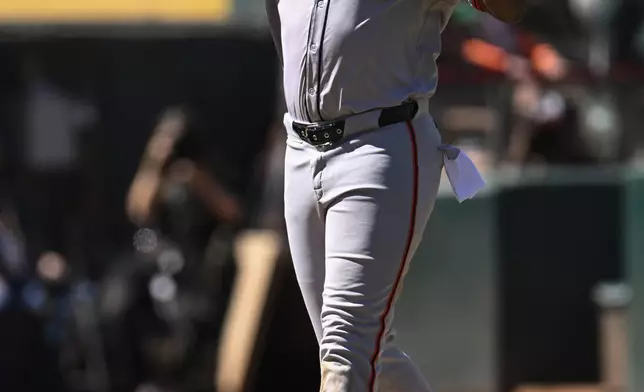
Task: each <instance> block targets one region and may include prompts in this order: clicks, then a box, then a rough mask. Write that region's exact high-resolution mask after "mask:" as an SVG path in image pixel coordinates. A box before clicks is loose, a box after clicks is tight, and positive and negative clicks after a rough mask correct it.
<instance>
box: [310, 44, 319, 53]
mask: <svg viewBox="0 0 644 392" xmlns="http://www.w3.org/2000/svg"><path fill="white" fill-rule="evenodd" d="M317 51H318V47H317V46H316V45H315V44H311V53H315V52H317Z"/></svg>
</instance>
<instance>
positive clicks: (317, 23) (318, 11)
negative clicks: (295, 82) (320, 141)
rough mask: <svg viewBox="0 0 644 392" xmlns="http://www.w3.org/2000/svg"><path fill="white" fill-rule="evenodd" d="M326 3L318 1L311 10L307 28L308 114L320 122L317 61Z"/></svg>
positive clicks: (322, 33)
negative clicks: (309, 23) (308, 36)
mask: <svg viewBox="0 0 644 392" xmlns="http://www.w3.org/2000/svg"><path fill="white" fill-rule="evenodd" d="M325 9H326V3H325V1H324V0H320V1H318V2H317V3H316V6H315V7H314V8H313V14H314V15H313V18H311V26H310V27H309V29H310V33H311V41H310V43H309V47H308V48H307V58H308V61H307V63H308V64H307V68H308V70H309V72H308V73H307V78H306V79H307V85H308V86H309V96H308V97H307V101H308V104H309V109H310V113H311V114H312V115H313V117H314V120H320V113H318V105H317V100H318V94H319V92H320V88H321V86H319V85H318V77H319V72H318V71H319V61H320V50H319V49H320V45H321V43H322V38H323V36H324V31H323V28H324V17H325Z"/></svg>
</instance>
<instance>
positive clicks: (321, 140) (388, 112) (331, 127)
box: [293, 101, 418, 146]
mask: <svg viewBox="0 0 644 392" xmlns="http://www.w3.org/2000/svg"><path fill="white" fill-rule="evenodd" d="M416 113H418V102H416V101H409V102H405V103H403V104H401V105H398V106H394V107H390V108H385V109H380V116H379V117H378V127H380V128H382V127H386V126H387V125H393V124H398V123H401V122H405V121H410V120H413V118H414V117H415V116H416ZM345 127H346V121H345V119H341V120H336V121H328V122H324V123H318V124H303V123H298V122H295V121H293V130H294V131H295V132H296V133H297V134H298V136H299V137H300V139H302V140H303V141H305V142H307V143H309V144H311V145H313V146H321V145H325V144H333V143H337V142H339V141H340V140H342V139H343V138H344V137H345V136H348V135H347V132H346V129H345Z"/></svg>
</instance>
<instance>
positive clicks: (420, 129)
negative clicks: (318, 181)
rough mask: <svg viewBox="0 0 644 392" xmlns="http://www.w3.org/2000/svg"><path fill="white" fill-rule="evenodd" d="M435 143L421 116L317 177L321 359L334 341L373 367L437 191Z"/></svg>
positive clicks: (366, 141)
mask: <svg viewBox="0 0 644 392" xmlns="http://www.w3.org/2000/svg"><path fill="white" fill-rule="evenodd" d="M439 145H440V136H439V134H438V131H437V130H436V128H435V126H434V124H433V121H432V120H431V117H429V116H425V117H424V118H423V117H421V118H419V119H417V120H416V121H414V122H413V123H411V124H405V123H403V124H397V125H395V126H392V127H388V128H385V129H382V130H380V131H377V132H373V133H369V134H367V135H365V136H363V137H361V138H358V139H356V140H354V141H351V143H348V145H346V146H344V148H343V151H333V152H331V153H330V155H331V156H330V157H329V159H328V162H327V163H326V167H325V169H324V170H325V171H324V172H323V176H322V184H323V189H324V191H325V198H326V200H325V202H326V204H327V208H326V228H325V229H326V230H325V234H326V235H325V238H326V244H325V250H326V279H325V285H324V293H323V300H324V306H323V311H322V323H323V329H324V337H323V344H322V345H323V352H322V355H323V357H324V355H325V350H327V349H328V351H329V352H330V351H333V347H334V345H336V346H337V345H338V342H348V343H340V344H339V345H340V346H342V345H345V346H346V345H348V346H350V347H349V348H348V350H345V351H350V353H349V354H348V355H350V356H353V357H354V358H353V359H349V360H348V361H349V362H354V361H355V363H353V364H354V365H355V366H358V365H357V363H359V362H363V360H364V358H368V359H369V360H370V361H373V362H375V361H376V359H375V358H376V357H377V354H379V352H380V351H381V347H380V346H381V342H382V339H383V338H384V336H385V335H386V334H387V332H388V330H389V327H390V321H391V318H392V315H393V306H394V303H395V299H396V296H397V295H398V294H399V292H400V289H401V285H402V278H403V276H404V275H405V273H406V270H407V268H408V261H409V260H410V259H411V257H412V256H413V253H414V252H415V249H416V248H417V246H418V243H419V242H420V239H421V237H422V234H423V230H424V228H425V225H426V223H427V219H428V217H429V215H430V213H431V210H432V208H433V205H434V200H435V197H436V194H437V192H438V186H439V183H440V176H441V169H442V154H441V153H440V152H439V151H438V150H437V148H438V146H439ZM325 344H326V346H325ZM345 348H346V347H345ZM367 365H368V364H364V363H363V366H367ZM372 366H375V365H373V363H372Z"/></svg>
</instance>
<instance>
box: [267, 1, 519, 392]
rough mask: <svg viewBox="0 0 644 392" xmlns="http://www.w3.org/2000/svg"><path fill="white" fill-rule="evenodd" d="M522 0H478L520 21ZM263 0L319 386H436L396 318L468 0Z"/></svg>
mask: <svg viewBox="0 0 644 392" xmlns="http://www.w3.org/2000/svg"><path fill="white" fill-rule="evenodd" d="M525 1H526V0H470V4H471V5H472V6H474V7H475V8H477V9H479V10H480V11H482V12H487V13H489V14H491V15H493V16H495V17H497V18H498V19H500V20H503V21H506V22H517V21H518V20H520V18H521V16H522V14H523V12H524V8H525ZM266 2H267V12H268V17H269V22H270V27H271V31H272V33H273V38H274V39H275V43H276V46H277V49H278V53H279V56H280V59H281V61H282V66H283V82H284V96H285V101H286V107H287V113H286V114H285V116H284V124H285V127H286V131H287V134H288V137H287V151H286V154H285V184H284V192H285V196H284V201H285V218H286V225H287V233H288V239H289V246H290V248H291V255H292V259H293V263H294V267H295V273H296V275H297V280H298V283H299V285H300V288H301V291H302V295H303V297H304V302H305V304H306V308H307V310H308V313H309V316H310V318H311V322H312V324H313V328H314V330H315V334H316V336H317V339H318V342H319V346H320V363H321V387H320V391H322V392H373V391H379V392H425V391H430V388H429V386H428V383H427V381H426V380H425V379H424V377H423V376H422V374H421V373H420V372H419V370H418V369H417V368H416V367H415V366H414V364H413V363H412V361H411V360H410V359H409V357H408V356H406V355H405V353H403V352H402V351H401V350H400V349H399V348H398V347H397V346H396V343H395V340H394V334H393V332H392V330H391V322H392V318H393V313H394V304H395V302H396V298H397V297H398V295H399V294H400V291H401V288H402V279H403V277H404V275H405V273H406V271H407V268H408V263H409V260H410V259H411V258H412V256H413V254H414V251H415V250H416V248H417V246H418V244H419V242H420V240H421V237H422V235H423V230H424V228H425V224H426V222H427V220H428V218H429V215H430V213H431V211H432V208H433V206H434V201H435V198H436V194H437V191H438V186H439V182H440V178H441V169H442V165H443V163H442V162H443V153H442V152H441V151H440V150H439V146H440V145H441V136H440V134H439V132H438V130H437V129H436V126H435V124H434V121H433V120H432V117H431V116H430V114H429V113H428V111H429V103H428V99H429V98H430V97H431V96H432V95H433V93H434V91H435V90H436V84H437V80H438V77H437V69H436V58H437V57H438V55H439V54H440V51H441V33H442V31H443V28H444V27H445V25H446V24H447V22H448V20H449V18H450V15H451V14H452V11H453V9H454V8H455V7H456V5H457V4H458V2H459V0H266ZM284 376H285V377H288V375H284Z"/></svg>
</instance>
